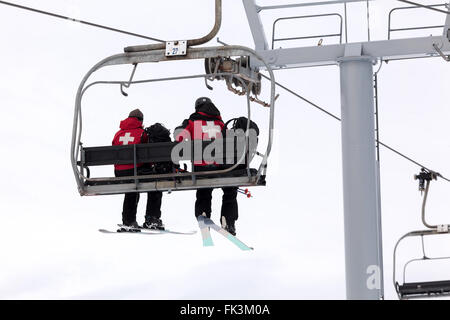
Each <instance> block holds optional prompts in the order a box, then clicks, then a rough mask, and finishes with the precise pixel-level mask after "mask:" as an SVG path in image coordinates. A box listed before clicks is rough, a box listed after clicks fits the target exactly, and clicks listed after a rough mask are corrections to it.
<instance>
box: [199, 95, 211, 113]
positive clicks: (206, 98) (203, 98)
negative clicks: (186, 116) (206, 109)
mask: <svg viewBox="0 0 450 320" xmlns="http://www.w3.org/2000/svg"><path fill="white" fill-rule="evenodd" d="M208 102H209V103H212V101H211V99H210V98H208V97H201V98H198V99H197V100H196V101H195V110H198V108H199V107H200V106H201V105H202V104H205V103H208Z"/></svg>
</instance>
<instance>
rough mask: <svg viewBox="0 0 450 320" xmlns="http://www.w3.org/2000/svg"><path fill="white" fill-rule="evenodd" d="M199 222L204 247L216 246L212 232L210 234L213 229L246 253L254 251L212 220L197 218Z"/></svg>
mask: <svg viewBox="0 0 450 320" xmlns="http://www.w3.org/2000/svg"><path fill="white" fill-rule="evenodd" d="M197 221H198V226H199V227H200V232H201V234H202V239H203V246H204V247H211V246H213V245H214V242H213V240H212V237H211V232H210V230H211V229H213V230H214V231H216V232H217V233H219V234H221V235H222V236H224V237H225V238H226V239H228V240H230V241H231V242H232V243H233V244H234V245H236V246H237V247H238V248H239V249H241V250H244V251H246V250H253V248H252V247H249V246H247V245H246V244H245V243H243V242H242V241H241V240H239V239H238V238H236V237H235V236H233V235H232V234H231V233H229V232H228V231H226V230H225V229H223V228H221V227H219V226H218V225H217V224H215V223H214V221H212V220H211V219H210V218H208V217H205V216H203V215H202V216H198V217H197Z"/></svg>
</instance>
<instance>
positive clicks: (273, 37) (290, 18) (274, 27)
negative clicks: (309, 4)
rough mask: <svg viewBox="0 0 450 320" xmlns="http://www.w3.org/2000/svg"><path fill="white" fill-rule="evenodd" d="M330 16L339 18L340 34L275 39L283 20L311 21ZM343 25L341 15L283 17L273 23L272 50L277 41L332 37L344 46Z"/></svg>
mask: <svg viewBox="0 0 450 320" xmlns="http://www.w3.org/2000/svg"><path fill="white" fill-rule="evenodd" d="M329 16H337V17H339V19H340V21H341V23H340V29H339V33H332V34H323V35H314V36H306V37H289V38H275V33H276V25H277V23H278V22H279V21H282V20H295V19H298V20H300V19H309V18H321V17H329ZM342 24H343V18H342V16H341V15H340V14H339V13H326V14H315V15H306V16H294V17H283V18H278V19H276V20H275V21H274V22H273V26H272V50H273V49H274V45H275V42H277V41H291V40H306V39H314V38H331V37H339V44H342Z"/></svg>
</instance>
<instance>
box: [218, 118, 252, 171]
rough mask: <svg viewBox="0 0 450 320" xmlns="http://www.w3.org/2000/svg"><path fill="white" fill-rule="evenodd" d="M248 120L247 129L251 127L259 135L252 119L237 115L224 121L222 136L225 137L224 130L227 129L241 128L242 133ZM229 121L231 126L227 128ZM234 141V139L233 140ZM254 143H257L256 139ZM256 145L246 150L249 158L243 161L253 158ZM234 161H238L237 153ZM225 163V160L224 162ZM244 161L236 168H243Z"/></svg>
mask: <svg viewBox="0 0 450 320" xmlns="http://www.w3.org/2000/svg"><path fill="white" fill-rule="evenodd" d="M249 121H250V125H249V129H252V130H254V132H255V133H256V136H257V137H258V136H259V128H258V125H257V124H256V123H255V122H253V121H252V120H249V119H248V118H246V117H239V118H234V119H231V120H228V121H227V122H226V123H225V126H224V131H223V136H224V138H225V137H226V131H227V130H242V131H244V133H245V132H246V130H247V125H248V122H249ZM230 123H231V128H228V125H229V124H230ZM235 142H236V140H235ZM256 143H258V140H256ZM256 147H257V146H256V145H255V146H253V148H252V149H250V150H248V151H247V152H248V155H249V158H246V161H245V163H246V162H247V161H251V160H252V159H253V156H254V155H255V153H256ZM235 153H237V149H236V144H235ZM235 161H238V158H237V154H236V156H235ZM224 163H225V162H224ZM245 163H244V164H241V165H240V166H239V167H238V169H239V168H241V169H242V168H243V167H245ZM227 166H229V165H227ZM227 166H226V167H227Z"/></svg>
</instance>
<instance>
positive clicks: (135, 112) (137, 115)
mask: <svg viewBox="0 0 450 320" xmlns="http://www.w3.org/2000/svg"><path fill="white" fill-rule="evenodd" d="M128 117H130V118H137V119H138V120H140V121H143V120H144V114H143V113H142V112H141V110H139V109H135V110H133V111H131V112H130V114H129V116H128Z"/></svg>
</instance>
